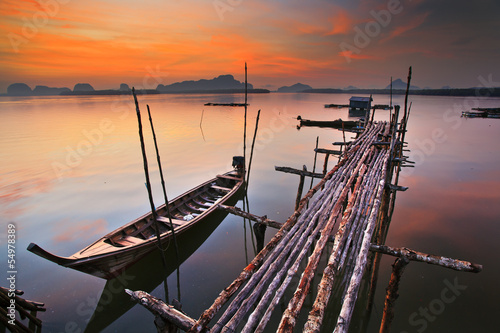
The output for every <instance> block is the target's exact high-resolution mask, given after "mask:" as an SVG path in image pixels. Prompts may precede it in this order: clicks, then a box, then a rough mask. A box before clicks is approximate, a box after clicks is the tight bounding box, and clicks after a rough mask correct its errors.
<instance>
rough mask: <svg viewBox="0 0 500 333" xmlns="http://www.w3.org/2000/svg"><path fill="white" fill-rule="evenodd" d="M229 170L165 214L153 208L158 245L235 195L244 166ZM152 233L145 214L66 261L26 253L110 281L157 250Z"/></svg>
mask: <svg viewBox="0 0 500 333" xmlns="http://www.w3.org/2000/svg"><path fill="white" fill-rule="evenodd" d="M235 161H236V162H235ZM233 166H234V167H235V168H234V170H232V171H229V172H227V173H225V174H222V175H218V176H216V177H215V178H213V179H211V180H209V181H207V182H205V183H203V184H201V185H199V186H197V187H195V188H193V189H191V190H190V191H188V192H186V193H184V194H182V195H180V196H178V197H176V198H175V199H173V200H171V201H170V202H169V206H168V207H169V210H167V209H166V205H165V204H163V205H161V206H160V207H158V208H157V210H156V215H157V223H156V224H157V226H158V229H159V231H160V239H161V243H162V244H164V243H167V242H168V241H170V239H171V238H172V237H173V233H172V229H171V225H173V228H174V233H175V235H180V234H181V233H183V232H185V231H187V230H188V229H189V228H191V227H192V226H194V225H195V224H197V223H203V220H204V219H205V218H206V217H208V216H209V215H211V214H212V213H213V212H214V211H215V210H216V209H217V205H219V204H224V203H225V202H226V201H228V200H229V199H230V198H231V197H233V196H234V195H235V194H236V193H237V192H238V190H239V189H240V188H241V187H242V184H243V182H244V162H241V159H240V160H238V159H237V158H235V159H233ZM168 211H170V217H169V216H168ZM170 221H171V222H172V224H171V223H170ZM155 230H156V227H155V221H154V218H153V214H152V212H149V213H147V214H144V215H143V216H141V217H139V218H137V219H135V220H133V221H132V222H129V223H127V224H125V225H124V226H122V227H119V228H118V229H116V230H114V231H111V232H110V233H108V234H107V235H105V236H103V237H101V238H100V239H98V240H97V241H95V242H94V243H92V244H90V245H89V246H87V247H86V248H84V249H83V250H81V251H78V252H76V253H75V254H73V255H72V256H69V257H60V256H57V255H54V254H52V253H50V252H48V251H46V250H44V249H42V248H41V247H40V246H38V245H36V244H34V243H31V244H30V245H29V246H28V251H31V252H33V253H35V254H37V255H39V256H40V257H42V258H45V259H47V260H50V261H52V262H55V263H56V264H59V265H61V266H64V267H68V268H72V269H75V270H78V271H81V272H84V273H87V274H91V275H94V276H97V277H101V278H105V279H110V278H113V277H115V276H117V275H119V274H120V272H122V271H123V270H124V269H125V268H127V267H129V266H130V265H132V264H133V263H135V262H137V261H138V260H139V259H141V258H142V257H144V256H145V255H146V254H148V253H150V252H151V251H153V250H155V249H157V246H158V241H157V237H156V231H155Z"/></svg>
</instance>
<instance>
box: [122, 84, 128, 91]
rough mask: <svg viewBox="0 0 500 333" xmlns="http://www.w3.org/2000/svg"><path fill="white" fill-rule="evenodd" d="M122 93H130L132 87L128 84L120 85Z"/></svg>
mask: <svg viewBox="0 0 500 333" xmlns="http://www.w3.org/2000/svg"><path fill="white" fill-rule="evenodd" d="M120 91H130V87H129V86H128V84H126V83H122V84H120Z"/></svg>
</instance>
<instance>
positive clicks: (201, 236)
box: [85, 187, 244, 332]
mask: <svg viewBox="0 0 500 333" xmlns="http://www.w3.org/2000/svg"><path fill="white" fill-rule="evenodd" d="M242 188H243V187H242ZM242 188H241V189H240V190H239V191H238V193H237V194H236V195H235V196H234V197H233V198H231V199H230V200H229V201H228V202H227V204H229V205H234V204H236V202H237V201H238V200H240V199H241V198H242V196H243V192H244V191H243V189H242ZM227 214H228V213H227V212H224V211H218V210H217V211H215V212H214V213H213V215H210V216H209V217H208V218H207V219H206V221H205V222H204V223H199V224H197V225H195V226H194V227H193V228H192V229H190V230H188V231H186V232H185V233H183V234H181V235H179V236H178V237H177V243H178V248H179V260H178V261H177V260H176V253H175V246H174V244H173V242H171V244H170V245H169V246H168V248H167V250H166V251H165V256H166V258H167V267H166V268H164V267H163V264H162V261H161V255H160V252H159V251H153V252H152V253H150V254H149V255H147V256H146V257H144V258H143V259H141V260H140V261H139V262H137V263H135V264H134V265H132V266H131V267H129V268H127V269H126V270H125V271H123V272H122V273H121V274H120V275H119V276H117V277H115V278H113V279H111V280H108V281H107V282H106V285H105V286H104V288H103V291H102V293H101V297H100V299H99V302H98V303H97V306H96V308H95V310H94V313H93V315H92V317H91V318H90V320H89V322H88V324H87V327H86V328H85V332H100V331H102V330H104V329H105V328H106V327H108V326H109V325H111V324H112V323H113V322H115V321H116V320H117V319H119V318H120V317H121V316H122V315H124V314H125V313H126V312H127V311H128V310H130V309H131V308H132V307H133V306H134V305H137V304H136V303H134V302H132V301H131V300H130V296H129V295H127V294H126V293H125V291H124V290H125V288H127V289H131V290H143V291H146V292H151V291H153V290H154V289H156V288H157V287H158V286H159V285H160V284H161V283H162V282H164V281H166V279H167V278H168V277H169V276H170V275H171V274H172V273H174V272H175V271H176V270H177V268H178V265H177V262H179V265H181V264H182V263H183V262H184V261H185V260H186V259H188V258H189V257H190V256H191V255H192V254H193V253H194V252H195V251H196V250H197V249H198V248H199V247H200V246H201V245H202V244H203V243H204V242H205V241H206V240H207V239H208V237H209V236H210V235H211V234H212V232H213V231H214V230H215V229H216V228H217V226H218V225H219V224H220V223H221V222H222V221H223V220H224V218H225V217H226V216H227ZM180 275H181V277H180V279H181V281H182V270H181V273H180ZM175 281H178V286H177V288H179V284H180V283H181V282H179V280H178V279H176V278H173V277H172V278H171V279H170V281H169V282H170V283H169V287H170V292H171V293H172V296H174V293H173V292H174V291H175V297H177V290H178V289H177V288H173V286H174V283H175ZM181 301H182V300H181Z"/></svg>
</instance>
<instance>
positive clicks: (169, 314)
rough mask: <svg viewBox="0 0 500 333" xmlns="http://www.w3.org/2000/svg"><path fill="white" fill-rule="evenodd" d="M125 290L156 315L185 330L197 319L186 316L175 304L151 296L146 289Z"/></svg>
mask: <svg viewBox="0 0 500 333" xmlns="http://www.w3.org/2000/svg"><path fill="white" fill-rule="evenodd" d="M125 292H126V293H127V294H129V295H130V297H131V298H132V300H133V301H134V302H136V303H139V304H140V305H142V306H144V307H145V308H146V309H148V310H149V311H150V312H151V313H153V314H154V315H155V317H160V318H162V319H163V320H165V321H167V322H170V323H172V324H174V325H175V326H177V327H178V328H180V329H181V330H183V331H187V330H189V329H190V328H191V327H192V326H193V325H194V324H195V320H194V319H193V318H190V317H188V316H186V315H185V314H184V313H182V312H181V311H178V310H176V309H175V308H174V307H173V306H171V305H168V304H166V303H165V302H163V301H162V300H160V299H158V298H156V297H154V296H151V295H150V294H148V293H146V292H144V291H140V290H138V291H132V290H129V289H125Z"/></svg>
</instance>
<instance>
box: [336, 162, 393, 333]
mask: <svg viewBox="0 0 500 333" xmlns="http://www.w3.org/2000/svg"><path fill="white" fill-rule="evenodd" d="M388 158H389V154H386V156H385V157H384V162H383V165H386V164H387V160H388ZM386 171H387V168H383V171H382V176H381V178H380V179H381V180H380V181H379V186H378V189H377V194H376V197H375V201H374V203H373V207H372V209H371V212H370V217H369V220H368V224H367V226H366V229H365V231H364V236H363V241H362V244H361V249H360V252H359V255H358V257H357V259H356V266H355V268H354V272H353V274H352V276H351V280H350V283H349V287H348V289H347V293H346V297H345V298H344V302H343V304H342V309H341V310H340V314H339V317H338V319H337V326H336V327H335V330H334V333H344V332H347V331H348V329H349V324H350V321H351V317H352V312H353V311H354V305H355V303H356V299H357V296H358V291H359V288H360V284H361V279H362V277H363V274H364V272H365V269H366V264H367V254H368V251H369V248H370V245H371V239H372V236H373V231H374V229H375V223H376V220H377V216H378V210H379V208H380V204H381V199H382V194H383V191H384V187H385V179H386Z"/></svg>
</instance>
